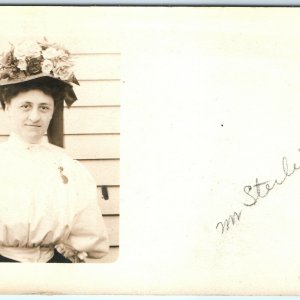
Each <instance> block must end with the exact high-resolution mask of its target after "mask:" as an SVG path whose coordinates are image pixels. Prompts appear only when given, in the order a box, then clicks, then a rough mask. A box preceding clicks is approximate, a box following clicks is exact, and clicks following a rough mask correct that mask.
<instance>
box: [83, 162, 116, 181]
mask: <svg viewBox="0 0 300 300" xmlns="http://www.w3.org/2000/svg"><path fill="white" fill-rule="evenodd" d="M81 163H82V164H84V166H85V167H86V168H87V169H88V170H89V171H90V173H91V174H92V176H93V177H94V178H95V180H96V183H97V185H119V184H120V183H119V182H120V178H119V170H120V162H119V161H118V160H81Z"/></svg>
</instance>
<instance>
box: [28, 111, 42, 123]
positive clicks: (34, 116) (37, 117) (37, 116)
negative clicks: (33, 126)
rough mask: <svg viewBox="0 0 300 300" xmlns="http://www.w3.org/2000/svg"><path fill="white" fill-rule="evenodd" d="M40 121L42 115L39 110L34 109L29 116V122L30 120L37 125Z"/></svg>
mask: <svg viewBox="0 0 300 300" xmlns="http://www.w3.org/2000/svg"><path fill="white" fill-rule="evenodd" d="M40 119H41V115H40V112H39V111H38V109H32V110H31V111H30V114H29V120H30V121H31V122H32V123H36V122H38V121H39V120H40Z"/></svg>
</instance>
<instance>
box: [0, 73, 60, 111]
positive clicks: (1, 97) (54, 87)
mask: <svg viewBox="0 0 300 300" xmlns="http://www.w3.org/2000/svg"><path fill="white" fill-rule="evenodd" d="M29 90H40V91H42V92H44V93H45V94H46V95H48V96H51V97H52V98H53V100H54V105H55V106H56V104H57V103H58V102H61V101H63V100H64V97H65V94H66V87H65V85H64V84H61V83H60V82H59V81H57V80H55V81H54V80H52V79H48V78H38V79H35V80H29V81H24V82H21V83H17V84H9V85H4V86H0V101H1V106H2V108H3V109H5V103H10V101H11V99H12V98H14V97H16V96H17V95H18V94H19V93H21V92H27V91H29Z"/></svg>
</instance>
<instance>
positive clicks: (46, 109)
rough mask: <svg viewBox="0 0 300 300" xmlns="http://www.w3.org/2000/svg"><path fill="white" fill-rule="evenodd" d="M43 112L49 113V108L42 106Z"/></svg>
mask: <svg viewBox="0 0 300 300" xmlns="http://www.w3.org/2000/svg"><path fill="white" fill-rule="evenodd" d="M41 110H42V111H48V110H49V107H48V106H42V107H41Z"/></svg>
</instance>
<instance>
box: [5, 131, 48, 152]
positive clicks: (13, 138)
mask: <svg viewBox="0 0 300 300" xmlns="http://www.w3.org/2000/svg"><path fill="white" fill-rule="evenodd" d="M8 143H9V144H11V145H13V146H15V147H17V148H19V149H24V150H25V149H26V150H30V149H38V148H41V147H43V146H46V145H48V142H47V140H46V139H44V138H42V139H41V141H40V142H39V143H36V144H31V143H27V142H25V141H24V140H23V139H22V138H20V137H19V136H18V135H17V134H16V133H14V132H11V134H10V136H9V138H8Z"/></svg>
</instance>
